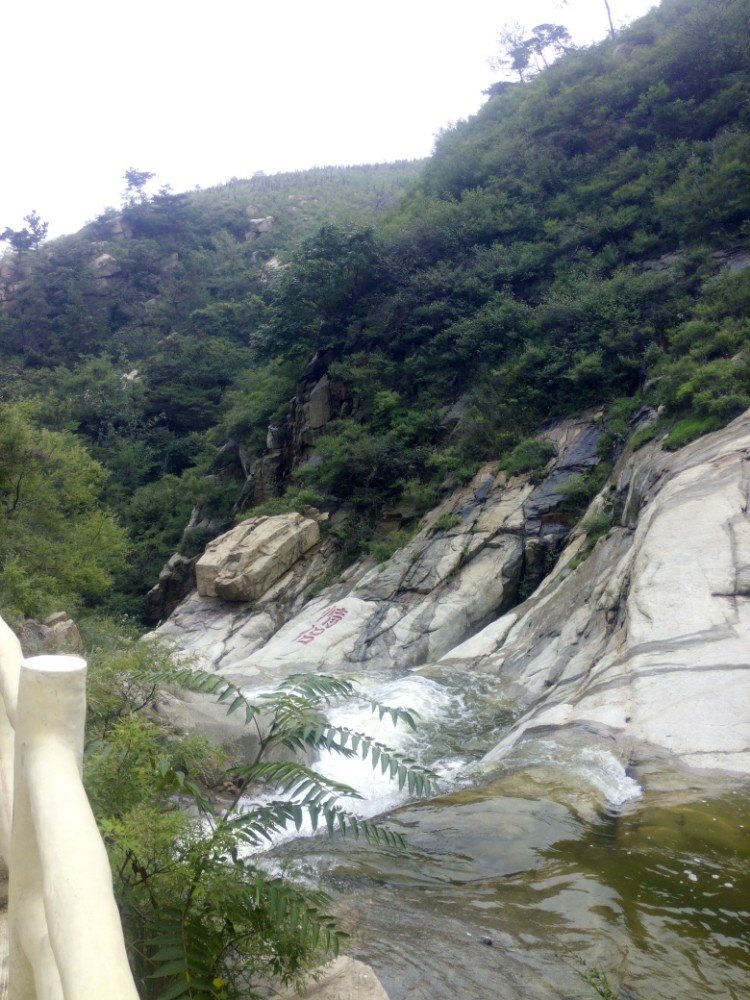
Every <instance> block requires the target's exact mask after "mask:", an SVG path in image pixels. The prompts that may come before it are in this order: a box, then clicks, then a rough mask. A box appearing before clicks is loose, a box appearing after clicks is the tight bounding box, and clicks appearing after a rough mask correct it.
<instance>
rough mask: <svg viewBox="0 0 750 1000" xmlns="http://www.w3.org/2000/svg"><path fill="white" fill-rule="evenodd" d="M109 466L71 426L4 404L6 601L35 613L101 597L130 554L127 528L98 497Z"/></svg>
mask: <svg viewBox="0 0 750 1000" xmlns="http://www.w3.org/2000/svg"><path fill="white" fill-rule="evenodd" d="M106 477H107V474H106V472H105V470H104V469H103V468H102V466H101V465H99V464H98V463H97V462H95V461H94V460H93V459H92V458H91V457H90V456H89V455H88V454H87V452H86V451H85V449H84V448H83V446H82V445H81V444H80V443H79V442H78V441H76V440H75V438H74V437H73V436H72V435H71V434H67V433H59V432H56V431H49V430H46V429H44V428H40V427H38V426H36V424H35V423H34V421H33V418H32V416H31V414H30V412H29V410H28V408H26V407H24V406H21V405H10V404H3V405H0V606H2V608H3V610H4V611H6V612H9V613H11V614H15V615H18V614H21V615H34V614H40V613H44V612H45V611H50V610H52V609H53V608H54V607H55V606H57V607H59V606H63V607H66V608H69V609H74V608H75V607H76V606H77V605H80V604H81V603H82V602H90V603H96V602H97V601H98V600H99V599H100V597H101V595H102V592H104V591H106V590H107V589H108V588H109V587H110V586H111V584H112V574H113V572H114V571H116V570H117V569H118V568H119V567H120V566H121V565H122V564H123V562H124V559H125V554H126V550H127V545H126V540H125V535H124V532H123V531H122V529H121V528H120V527H119V526H118V525H117V523H116V522H115V520H114V518H113V516H112V514H111V513H110V512H109V511H107V510H106V509H105V508H104V507H103V506H102V505H101V501H100V497H101V494H102V490H103V488H104V484H105V481H106Z"/></svg>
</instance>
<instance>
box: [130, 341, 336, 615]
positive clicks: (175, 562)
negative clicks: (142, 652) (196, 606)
mask: <svg viewBox="0 0 750 1000" xmlns="http://www.w3.org/2000/svg"><path fill="white" fill-rule="evenodd" d="M329 361H330V358H328V357H327V356H326V355H325V354H316V355H315V357H313V358H312V360H311V361H310V363H309V364H308V366H307V368H306V369H305V370H304V372H303V373H302V376H301V377H300V379H299V381H298V382H297V385H296V388H295V393H294V396H293V397H292V399H291V400H290V401H289V410H288V413H287V416H286V417H285V419H284V420H282V421H279V422H278V423H276V424H271V426H270V427H269V428H268V434H267V437H266V449H265V451H264V452H263V453H262V454H258V453H257V452H251V451H249V450H248V449H246V448H245V447H244V446H243V445H241V444H238V443H237V442H236V441H227V442H225V443H224V445H223V446H222V448H221V449H220V450H219V452H218V454H217V456H216V461H215V463H214V468H213V469H212V471H211V473H210V476H211V478H212V479H213V480H214V481H216V482H218V483H221V484H224V483H236V484H237V491H238V495H239V499H238V501H237V504H236V513H242V512H244V511H246V510H249V509H250V508H252V507H255V506H257V505H258V504H262V503H265V501H267V500H270V499H271V498H272V497H276V496H279V494H280V493H282V492H283V488H284V485H285V483H286V482H287V480H288V478H289V475H290V474H291V473H292V472H293V471H294V470H295V469H297V468H299V466H300V465H303V464H304V463H305V462H306V461H308V460H309V459H310V456H311V453H312V448H313V445H314V443H315V441H317V439H318V438H319V437H320V435H321V434H322V433H323V430H324V429H325V426H326V424H328V423H329V422H330V421H331V420H334V419H335V418H336V417H341V416H346V415H347V414H348V413H350V412H351V408H352V405H353V402H352V398H351V395H350V393H349V390H348V389H347V387H346V386H345V385H344V383H343V382H341V381H340V380H339V379H335V378H332V377H331V376H330V375H329V374H328V364H329ZM228 526H229V525H227V524H223V523H221V522H217V521H216V520H214V519H212V518H210V517H208V516H206V514H205V513H204V511H203V510H202V509H201V507H200V506H197V507H196V508H195V509H194V510H193V512H192V515H191V517H190V521H189V523H188V525H187V527H186V533H187V534H189V533H190V532H196V531H197V532H199V533H205V534H208V535H209V536H211V535H218V534H219V533H220V532H221V531H222V530H226V528H227V527H228ZM195 562H196V559H195V557H192V558H185V557H184V556H181V555H178V554H175V555H173V556H172V557H171V558H170V559H169V560H168V561H167V563H166V564H165V566H164V568H163V569H162V571H161V573H160V574H159V580H158V582H157V583H156V585H155V586H154V587H152V589H151V590H150V591H149V593H148V596H147V613H148V617H149V619H150V620H151V621H153V622H159V621H161V620H163V619H164V618H166V617H167V616H168V615H170V614H171V613H172V612H173V611H174V609H175V608H176V607H177V605H178V604H179V603H180V601H181V600H183V599H184V598H185V597H187V595H188V594H189V593H190V591H191V590H192V589H193V587H194V586H195V583H196V580H195Z"/></svg>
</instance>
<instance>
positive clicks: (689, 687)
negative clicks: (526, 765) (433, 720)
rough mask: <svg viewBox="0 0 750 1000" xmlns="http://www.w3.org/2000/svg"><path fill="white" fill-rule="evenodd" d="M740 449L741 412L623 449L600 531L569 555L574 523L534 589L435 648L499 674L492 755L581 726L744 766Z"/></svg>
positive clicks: (749, 541) (745, 428)
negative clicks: (687, 434) (516, 710)
mask: <svg viewBox="0 0 750 1000" xmlns="http://www.w3.org/2000/svg"><path fill="white" fill-rule="evenodd" d="M749 462H750V416H749V415H748V414H745V415H744V416H742V417H740V418H739V419H738V420H736V421H734V423H732V424H731V425H730V426H728V427H727V428H725V429H724V430H722V431H719V432H716V433H714V434H711V435H709V436H707V437H705V438H702V439H700V440H699V441H696V442H695V443H693V444H692V445H689V446H688V447H686V448H684V449H683V450H682V451H680V452H677V453H675V454H666V453H664V452H662V451H660V450H659V448H658V445H657V444H652V445H651V446H650V447H649V448H648V449H644V450H643V451H642V452H637V453H636V454H635V455H634V456H630V457H626V458H625V459H624V460H623V462H621V467H620V470H619V477H618V478H617V482H616V487H615V492H616V496H615V500H614V510H615V511H619V521H620V523H619V524H617V525H616V526H615V527H614V528H613V530H612V531H611V532H610V534H609V536H608V537H606V538H602V539H600V541H599V542H598V543H597V544H596V546H595V548H594V550H593V552H592V553H591V555H590V556H589V557H588V558H587V559H586V560H585V561H583V562H582V563H580V565H578V566H577V567H576V568H575V569H571V568H570V562H571V560H572V559H573V558H574V557H575V556H576V554H577V553H578V552H579V551H580V550H581V548H582V546H583V545H584V543H585V537H584V536H579V537H577V538H576V537H574V538H573V540H572V541H571V542H570V544H569V546H568V548H567V549H566V550H565V551H564V552H563V554H562V556H561V557H560V559H559V561H558V564H557V566H556V568H555V570H554V571H553V573H552V574H551V575H550V576H549V577H548V578H547V579H546V580H545V581H544V582H543V584H542V585H541V587H540V588H539V589H538V591H537V592H536V594H535V595H534V596H533V597H532V598H531V599H530V600H529V601H527V602H526V603H525V604H523V605H521V606H520V607H518V608H516V609H514V610H513V611H512V612H511V613H510V614H507V615H505V616H502V617H501V618H500V619H499V620H497V621H495V622H493V623H492V624H491V625H489V626H488V627H487V628H486V629H484V630H483V631H481V632H479V633H478V634H477V635H475V636H473V637H472V638H471V639H469V640H468V641H467V642H465V643H463V644H461V645H459V646H458V647H456V648H454V649H452V650H451V651H450V652H449V653H448V654H446V655H445V656H444V657H443V662H444V663H446V664H453V665H454V666H456V667H466V668H469V669H472V670H485V671H491V672H493V673H497V674H499V675H500V676H501V677H503V678H504V679H505V680H506V682H507V685H508V690H509V692H510V693H512V694H513V695H514V696H515V697H516V698H517V699H518V701H519V703H520V704H521V706H523V707H525V713H524V714H523V715H522V717H521V718H520V719H519V720H518V722H517V724H516V725H515V726H514V728H513V729H512V731H511V732H510V734H509V735H508V736H507V737H506V738H505V739H504V740H503V742H502V743H501V744H500V745H499V746H498V747H496V748H495V749H494V750H492V751H491V752H490V753H489V754H488V756H487V758H486V760H487V762H492V761H495V760H498V759H500V758H501V757H502V756H503V755H504V754H505V753H507V752H508V750H509V749H510V748H512V747H513V746H514V745H515V744H516V743H517V742H518V741H519V740H520V739H522V738H523V737H525V736H528V735H540V734H544V733H550V732H553V733H557V734H558V735H559V734H562V733H564V732H565V731H566V730H571V731H575V730H579V731H580V730H581V729H585V730H587V731H588V732H591V733H598V734H600V735H601V736H602V737H604V738H606V739H610V740H612V739H614V740H616V741H617V743H618V744H619V745H620V747H621V749H622V750H623V752H624V753H626V754H627V753H628V752H629V753H630V754H631V757H632V758H633V759H637V757H638V755H639V753H640V752H641V750H645V749H646V747H651V748H652V749H653V748H660V750H661V751H662V752H664V751H666V752H668V754H669V755H670V756H672V758H673V759H676V760H677V761H679V762H681V763H683V764H686V765H689V766H691V767H696V768H707V769H714V768H720V769H722V770H727V771H734V772H739V773H747V772H748V770H750V523H748V482H749V476H748V470H749V469H750V464H749ZM599 503H601V498H599ZM639 748H640V749H639Z"/></svg>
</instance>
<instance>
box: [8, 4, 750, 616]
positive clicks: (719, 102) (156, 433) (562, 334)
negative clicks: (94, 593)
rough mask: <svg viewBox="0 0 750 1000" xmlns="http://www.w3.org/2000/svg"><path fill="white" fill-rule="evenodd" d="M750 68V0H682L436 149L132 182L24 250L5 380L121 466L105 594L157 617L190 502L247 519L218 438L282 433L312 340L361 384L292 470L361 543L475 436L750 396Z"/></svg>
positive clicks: (732, 411)
mask: <svg viewBox="0 0 750 1000" xmlns="http://www.w3.org/2000/svg"><path fill="white" fill-rule="evenodd" d="M749 71H750V5H749V4H748V2H747V0H710V2H706V0H664V2H663V3H662V5H661V7H660V8H659V9H657V10H655V11H653V12H651V13H650V14H649V15H648V16H646V17H645V18H642V19H641V20H640V21H638V22H636V23H635V24H634V25H633V26H631V27H630V28H629V29H627V30H625V31H623V32H620V33H619V34H618V36H617V37H616V38H614V39H608V40H606V41H605V42H602V43H600V44H598V45H595V46H592V47H591V48H588V49H585V50H580V51H573V52H568V53H567V54H566V55H564V56H562V57H561V58H560V59H558V61H557V62H555V63H554V64H553V65H551V66H550V67H549V68H546V69H544V70H543V71H542V72H540V73H538V74H537V75H536V76H535V77H534V78H533V79H530V80H527V81H526V82H522V83H518V84H505V85H504V86H502V87H497V88H492V89H491V93H492V96H491V97H490V98H489V100H488V101H487V102H486V104H485V105H484V107H483V108H482V109H481V111H480V112H479V113H478V114H477V115H476V116H474V117H473V118H471V119H470V120H468V121H466V122H461V123H459V124H458V125H457V126H455V127H454V128H451V129H450V130H448V131H446V132H445V133H444V134H442V135H441V136H440V137H439V139H438V141H437V143H436V148H435V152H434V155H433V156H432V158H431V159H430V160H429V161H428V162H427V163H426V164H424V165H421V166H420V165H414V164H411V165H409V164H401V165H395V166H394V167H392V168H384V167H378V168H352V169H343V168H341V169H338V170H328V171H325V170H321V171H313V172H308V173H306V174H300V175H286V176H283V177H279V178H266V177H259V178H254V179H252V180H250V181H232V182H230V183H229V184H228V185H226V187H224V188H219V189H215V190H213V191H207V192H196V193H192V194H185V195H173V194H169V193H167V192H163V193H162V194H160V195H158V196H156V197H154V198H151V199H148V198H140V197H137V198H136V197H134V198H133V199H132V203H131V204H129V205H128V206H127V207H126V208H125V209H124V210H123V211H122V213H121V214H120V215H117V213H114V212H110V213H106V214H105V215H104V216H102V217H101V218H100V219H98V220H96V221H95V222H94V223H92V224H91V225H90V226H89V227H87V228H86V229H85V230H84V231H82V233H80V234H78V235H77V236H74V237H68V238H66V239H63V240H57V241H55V242H54V243H51V244H43V245H42V246H41V247H36V248H31V249H25V250H24V253H23V255H22V257H21V259H16V257H17V256H18V255H14V254H10V255H9V258H8V261H9V263H8V265H7V267H6V271H7V269H8V267H9V268H10V271H11V272H13V273H12V278H13V280H12V281H11V285H12V292H11V294H9V295H8V301H7V302H6V303H5V305H4V306H3V308H2V309H0V344H1V345H2V347H1V348H0V350H1V352H2V357H3V360H4V362H5V375H4V377H3V382H2V386H0V388H1V389H2V391H3V393H4V396H5V398H7V399H18V398H22V397H28V396H34V397H35V398H36V399H37V400H38V402H37V404H36V405H37V407H38V408H37V413H38V414H39V419H40V420H42V421H43V422H45V423H46V425H47V426H49V427H54V428H55V429H59V428H61V427H62V428H64V429H65V430H67V431H71V432H73V433H74V434H76V435H78V436H79V437H80V438H81V439H82V440H83V441H84V442H85V443H86V446H87V447H88V448H90V449H91V451H92V453H93V455H94V456H95V457H96V458H97V460H99V461H100V462H102V463H103V464H104V465H105V466H106V467H107V468H108V469H109V470H111V472H112V474H113V475H112V479H111V480H110V484H109V486H108V487H107V501H108V503H109V504H110V505H111V506H112V508H113V509H114V510H115V511H116V513H117V515H118V517H119V518H120V520H121V523H122V524H123V525H124V527H125V528H126V529H127V530H128V531H129V532H130V534H131V537H132V544H133V558H132V562H131V567H130V569H129V570H128V572H127V573H121V574H119V575H118V578H117V584H116V596H115V597H114V598H113V604H112V606H113V607H117V608H119V610H126V611H129V612H131V613H136V612H137V610H138V607H139V601H140V599H141V594H142V591H143V586H144V584H146V585H147V584H150V583H152V582H153V581H154V579H155V577H156V574H157V572H158V569H159V565H160V563H161V562H162V561H163V560H164V559H165V558H166V556H167V555H168V554H169V553H170V552H171V551H174V550H175V549H176V548H177V546H178V545H179V544H180V535H181V527H182V525H184V523H185V520H186V518H187V515H188V512H189V510H190V508H191V507H192V505H193V504H194V503H195V502H196V501H197V500H199V499H200V500H201V501H202V502H203V504H204V505H205V510H204V515H205V517H206V518H207V519H208V520H209V521H210V524H211V525H212V526H213V530H220V528H221V526H228V525H229V524H230V523H231V520H232V516H233V504H234V501H235V500H236V498H237V495H238V493H239V486H240V483H239V482H236V481H233V479H232V475H231V474H230V473H229V472H227V470H226V469H225V468H224V466H222V465H221V461H222V459H221V454H217V448H218V447H219V446H221V445H222V444H223V442H225V441H226V440H227V439H228V438H231V439H233V440H234V441H235V442H238V443H239V444H240V445H241V447H242V448H244V449H245V451H246V453H249V454H256V455H259V454H261V453H262V451H263V448H264V442H265V435H266V427H267V425H268V423H269V422H270V421H274V422H276V423H282V424H283V420H284V417H285V414H286V413H287V410H288V400H289V398H290V396H291V395H292V393H293V391H294V385H295V381H296V379H297V378H298V377H299V375H300V373H301V371H302V369H303V368H304V366H305V364H306V363H307V361H308V360H309V358H310V356H311V354H312V353H313V352H314V351H318V352H320V353H319V357H325V358H326V359H327V364H328V368H329V371H330V373H331V375H332V376H335V377H336V378H337V379H339V380H341V382H343V383H344V384H345V385H346V386H348V388H349V391H350V392H351V395H352V398H353V406H352V407H350V408H349V410H347V412H346V414H344V415H339V418H338V419H336V420H334V421H333V422H331V423H329V424H328V426H327V428H326V432H325V435H324V436H323V437H322V438H320V439H319V440H318V441H317V443H316V451H317V456H316V462H314V463H307V464H306V465H305V466H304V469H303V470H302V472H301V473H300V475H301V479H302V482H301V483H300V482H297V483H296V484H295V483H289V484H288V485H290V486H291V487H292V488H293V489H295V490H299V489H300V487H302V488H304V490H310V491H311V493H312V494H314V495H317V496H319V497H321V498H322V502H323V503H325V504H328V505H329V506H330V507H335V506H337V505H341V504H344V505H347V507H348V509H350V511H351V518H352V520H351V522H350V525H349V527H348V528H347V529H346V531H345V532H342V536H343V538H344V541H345V543H346V546H347V547H348V555H349V556H351V555H353V554H355V553H356V552H357V550H358V549H360V550H361V549H362V548H363V547H365V546H366V545H367V543H368V537H369V535H370V534H371V532H372V529H373V526H374V525H375V524H376V522H377V518H378V516H379V512H380V511H381V510H382V509H383V508H384V507H389V506H390V507H393V506H396V505H398V504H401V505H402V506H403V505H406V506H411V509H412V510H414V511H415V513H416V512H417V510H418V506H419V505H418V504H417V505H412V504H411V501H410V500H408V496H411V497H413V496H415V495H417V494H419V493H420V492H421V494H422V496H423V497H426V496H429V497H430V498H431V499H433V500H434V499H435V498H436V497H437V495H438V493H439V491H440V489H441V488H445V487H447V486H450V485H452V484H455V483H457V482H461V481H465V480H466V479H467V477H469V476H470V475H471V473H472V472H473V471H474V470H475V469H476V468H477V466H478V463H479V462H480V461H482V460H485V459H493V460H496V461H499V463H500V464H501V466H503V467H506V468H508V469H509V471H512V470H518V471H520V470H521V469H526V470H527V471H528V470H533V469H534V468H538V467H539V466H540V463H541V464H543V459H544V455H543V454H541V453H540V454H531V452H530V451H529V449H530V448H532V446H531V445H530V444H529V443H528V441H529V440H530V439H533V438H534V436H535V435H536V434H537V433H538V430H539V427H540V425H542V424H543V423H544V422H545V421H548V420H550V419H552V418H557V417H560V416H563V415H567V414H572V413H575V412H578V411H580V410H581V409H582V408H585V407H591V406H597V407H601V406H604V407H605V412H606V417H605V423H606V427H605V430H606V435H605V445H604V446H603V447H604V450H605V452H606V454H603V457H606V458H608V459H611V458H612V457H613V456H614V454H615V453H616V451H617V449H618V448H619V447H621V445H622V444H623V442H624V441H625V439H626V438H627V436H628V433H629V429H630V428H629V423H628V422H629V420H630V418H631V417H632V415H633V414H634V413H635V412H636V410H637V406H635V405H633V403H634V401H636V400H637V401H638V404H639V405H643V404H655V405H661V406H662V407H663V411H662V417H661V420H660V423H659V425H658V427H657V428H656V429H655V430H654V431H653V432H652V433H653V434H654V435H659V436H660V437H661V438H662V439H664V440H665V444H666V447H670V448H673V447H680V446H682V445H683V444H685V443H686V442H688V441H689V440H691V439H692V438H694V437H695V436H696V435H698V434H701V433H705V432H706V431H708V430H711V429H713V428H715V427H718V426H720V425H722V424H723V423H725V422H726V421H727V420H729V419H731V418H732V417H733V416H734V415H736V414H737V413H739V412H740V411H741V410H742V409H744V408H745V407H746V406H747V405H748V403H749V402H750V367H749V365H750V355H749V354H748V349H749V348H750V328H749V327H748V300H749V299H750V270H749V269H747V268H744V269H743V268H742V266H741V265H742V262H743V257H742V254H743V253H744V254H747V249H748V241H749V240H750V72H749ZM267 216H273V217H274V222H273V225H272V226H270V228H267V227H265V226H264V225H258V224H257V220H259V219H260V220H263V219H265V218H266V217H267ZM252 220H256V221H255V222H253V221H252ZM253 227H254V228H253ZM92 241H95V242H93V243H92ZM456 404H459V406H460V408H461V417H460V420H459V422H458V426H455V424H450V421H448V422H447V423H446V420H447V414H448V411H449V410H451V408H452V407H455V405H456ZM642 436H643V435H642ZM523 442H527V443H526V444H524V443H523ZM639 443H640V442H639ZM532 450H533V448H532ZM201 540H205V539H204V538H203V536H201V537H200V538H199V537H197V536H196V537H195V538H193V539H192V541H191V540H190V539H187V540H184V542H183V545H186V546H187V548H188V550H189V551H196V550H198V548H199V544H200V542H201Z"/></svg>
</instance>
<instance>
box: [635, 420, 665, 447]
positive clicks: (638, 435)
mask: <svg viewBox="0 0 750 1000" xmlns="http://www.w3.org/2000/svg"><path fill="white" fill-rule="evenodd" d="M661 429H662V428H661V426H660V425H659V423H658V422H656V423H653V424H649V426H648V427H641V428H640V430H637V431H636V432H635V434H634V435H633V436H632V437H631V439H630V446H631V448H632V449H633V451H638V449H639V448H642V447H643V446H644V444H648V442H649V441H653V440H654V438H655V437H658V435H659V432H660V431H661Z"/></svg>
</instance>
